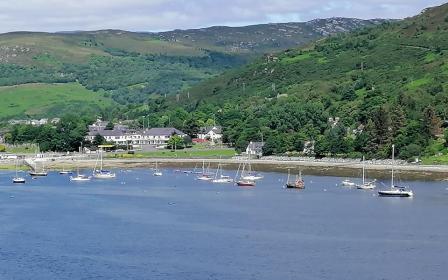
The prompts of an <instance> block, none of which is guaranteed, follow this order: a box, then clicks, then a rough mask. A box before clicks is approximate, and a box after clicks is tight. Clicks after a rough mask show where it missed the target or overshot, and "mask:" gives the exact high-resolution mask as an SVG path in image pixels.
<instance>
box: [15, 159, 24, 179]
mask: <svg viewBox="0 0 448 280" xmlns="http://www.w3.org/2000/svg"><path fill="white" fill-rule="evenodd" d="M17 168H18V163H17V160H16V176H15V177H14V178H12V182H13V183H14V184H24V183H25V178H23V177H20V176H19V171H18V170H17Z"/></svg>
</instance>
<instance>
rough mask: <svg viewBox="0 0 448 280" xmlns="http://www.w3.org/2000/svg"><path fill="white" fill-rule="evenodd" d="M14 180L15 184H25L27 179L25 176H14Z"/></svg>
mask: <svg viewBox="0 0 448 280" xmlns="http://www.w3.org/2000/svg"><path fill="white" fill-rule="evenodd" d="M12 182H13V183H14V184H25V179H24V178H14V179H12Z"/></svg>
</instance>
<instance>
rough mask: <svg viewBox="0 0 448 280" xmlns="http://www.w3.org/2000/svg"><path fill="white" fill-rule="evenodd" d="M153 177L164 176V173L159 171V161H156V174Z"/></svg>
mask: <svg viewBox="0 0 448 280" xmlns="http://www.w3.org/2000/svg"><path fill="white" fill-rule="evenodd" d="M152 175H153V176H163V173H162V171H160V170H159V166H158V164H157V161H156V168H155V169H154V173H153V174H152Z"/></svg>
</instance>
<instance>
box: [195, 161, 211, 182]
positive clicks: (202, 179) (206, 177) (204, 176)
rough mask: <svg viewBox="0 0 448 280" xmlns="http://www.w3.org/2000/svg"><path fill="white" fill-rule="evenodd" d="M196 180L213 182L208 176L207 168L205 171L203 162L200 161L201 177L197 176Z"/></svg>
mask: <svg viewBox="0 0 448 280" xmlns="http://www.w3.org/2000/svg"><path fill="white" fill-rule="evenodd" d="M209 167H210V164H209ZM196 179H198V180H201V181H211V180H213V178H212V177H211V176H210V174H209V172H208V168H207V170H206V169H205V161H202V174H201V176H198V177H197V178H196Z"/></svg>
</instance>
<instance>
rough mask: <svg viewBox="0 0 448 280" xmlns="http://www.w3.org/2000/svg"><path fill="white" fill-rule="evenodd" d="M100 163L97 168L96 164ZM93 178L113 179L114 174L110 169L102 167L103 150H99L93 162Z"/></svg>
mask: <svg viewBox="0 0 448 280" xmlns="http://www.w3.org/2000/svg"><path fill="white" fill-rule="evenodd" d="M98 162H99V165H100V168H99V169H97V168H96V167H97V165H98ZM92 176H93V178H95V179H113V178H115V177H116V174H115V173H114V172H112V171H110V170H105V169H103V150H102V149H100V150H99V154H98V158H97V160H96V163H95V169H94V170H93V174H92Z"/></svg>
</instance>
